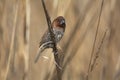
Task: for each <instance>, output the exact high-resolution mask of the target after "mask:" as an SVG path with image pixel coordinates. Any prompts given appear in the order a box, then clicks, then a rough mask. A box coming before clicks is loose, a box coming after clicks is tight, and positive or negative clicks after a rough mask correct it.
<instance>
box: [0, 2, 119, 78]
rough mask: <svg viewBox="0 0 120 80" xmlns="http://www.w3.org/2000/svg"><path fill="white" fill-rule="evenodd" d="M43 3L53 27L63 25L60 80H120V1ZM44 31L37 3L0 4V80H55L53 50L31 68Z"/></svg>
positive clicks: (39, 3) (44, 21) (43, 23)
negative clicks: (59, 21) (60, 20)
mask: <svg viewBox="0 0 120 80" xmlns="http://www.w3.org/2000/svg"><path fill="white" fill-rule="evenodd" d="M44 1H45V4H46V8H47V10H48V13H49V15H50V17H51V20H52V21H53V20H54V19H55V18H56V17H57V16H64V17H65V19H66V25H67V26H66V31H65V34H64V37H63V38H62V40H61V41H60V42H59V44H58V45H59V46H60V47H61V49H62V56H64V58H62V66H63V68H62V70H63V72H62V80H86V76H87V75H88V79H89V80H120V36H119V34H120V0H44ZM102 1H104V2H103V6H102V11H101V4H102ZM100 13H101V14H100ZM99 17H100V19H99ZM98 24H99V27H97V25H98ZM47 28H48V27H47V22H46V18H45V14H44V10H43V7H42V3H41V0H0V80H57V77H56V69H55V61H54V57H53V53H52V49H47V50H46V51H44V52H43V54H42V56H41V57H40V59H39V61H38V62H37V63H36V64H35V63H34V59H35V56H36V52H37V50H38V48H39V42H40V39H41V37H42V35H43V34H44V32H45V31H46V30H47ZM97 28H98V31H97ZM96 31H97V33H98V34H97V37H96V39H95V35H96ZM94 43H95V47H94V50H93V52H92V49H93V44H94ZM91 54H93V56H92V60H91V63H93V65H94V67H92V68H93V69H92V71H90V72H89V73H88V68H89V63H90V59H91Z"/></svg>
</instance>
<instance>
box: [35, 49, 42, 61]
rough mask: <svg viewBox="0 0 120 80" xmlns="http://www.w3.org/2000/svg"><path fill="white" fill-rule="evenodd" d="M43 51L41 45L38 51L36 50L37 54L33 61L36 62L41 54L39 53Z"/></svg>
mask: <svg viewBox="0 0 120 80" xmlns="http://www.w3.org/2000/svg"><path fill="white" fill-rule="evenodd" d="M43 51H44V48H43V47H39V49H38V51H37V55H36V57H35V60H34V62H35V63H36V62H37V61H38V59H39V57H40V55H41V53H42V52H43Z"/></svg>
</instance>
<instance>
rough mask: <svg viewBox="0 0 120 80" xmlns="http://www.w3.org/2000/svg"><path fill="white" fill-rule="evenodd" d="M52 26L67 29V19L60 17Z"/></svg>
mask: <svg viewBox="0 0 120 80" xmlns="http://www.w3.org/2000/svg"><path fill="white" fill-rule="evenodd" d="M52 26H53V27H55V28H63V29H65V27H66V23H65V18H64V17H62V16H58V17H57V18H56V19H54V20H53V22H52Z"/></svg>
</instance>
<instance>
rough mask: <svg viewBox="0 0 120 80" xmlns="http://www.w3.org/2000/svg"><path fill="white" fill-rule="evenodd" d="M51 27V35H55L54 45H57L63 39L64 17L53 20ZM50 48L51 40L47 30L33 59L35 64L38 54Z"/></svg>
mask: <svg viewBox="0 0 120 80" xmlns="http://www.w3.org/2000/svg"><path fill="white" fill-rule="evenodd" d="M52 27H53V33H54V35H55V41H56V43H58V42H59V41H60V40H61V38H62V37H63V35H64V32H65V27H66V23H65V19H64V17H62V16H59V17H57V18H56V19H54V20H53V22H52ZM52 47H53V42H52V40H51V36H50V32H49V30H47V31H46V32H45V33H44V35H43V37H42V39H41V41H40V45H39V50H38V52H37V56H36V58H35V63H36V62H37V61H38V59H39V56H40V53H42V52H43V51H44V50H45V49H46V48H52Z"/></svg>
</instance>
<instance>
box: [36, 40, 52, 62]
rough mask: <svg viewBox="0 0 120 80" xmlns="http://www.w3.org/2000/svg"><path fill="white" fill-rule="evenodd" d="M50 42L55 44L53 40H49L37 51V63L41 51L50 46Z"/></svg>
mask: <svg viewBox="0 0 120 80" xmlns="http://www.w3.org/2000/svg"><path fill="white" fill-rule="evenodd" d="M49 44H53V42H52V41H49V42H46V43H44V44H42V45H41V46H40V47H39V49H38V52H37V55H36V57H35V60H34V62H35V63H36V62H37V61H38V59H39V57H40V55H41V53H42V52H43V51H44V50H45V49H46V48H50V46H48V45H49Z"/></svg>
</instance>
